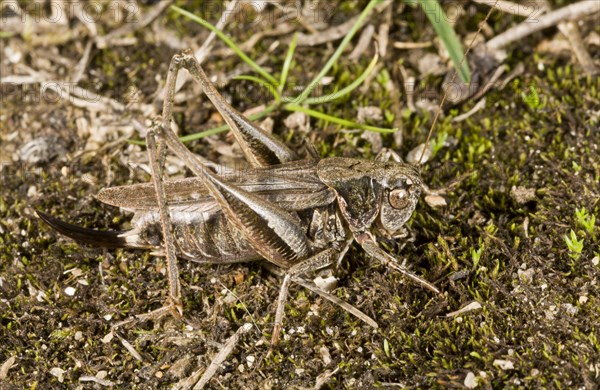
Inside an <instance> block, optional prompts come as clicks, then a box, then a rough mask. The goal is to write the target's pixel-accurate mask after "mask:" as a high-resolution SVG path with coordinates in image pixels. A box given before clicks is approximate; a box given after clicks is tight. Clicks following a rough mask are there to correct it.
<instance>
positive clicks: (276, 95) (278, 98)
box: [233, 75, 281, 104]
mask: <svg viewBox="0 0 600 390" xmlns="http://www.w3.org/2000/svg"><path fill="white" fill-rule="evenodd" d="M233 79H234V80H248V81H252V82H253V83H256V84H259V85H261V86H263V87H264V88H265V89H267V90H268V91H269V92H270V93H271V95H273V97H274V98H275V101H276V102H277V103H278V104H279V102H280V101H281V96H280V95H279V93H278V92H277V86H276V85H273V84H271V83H269V82H268V81H265V80H263V79H261V78H259V77H255V76H248V75H241V76H235V77H234V78H233Z"/></svg>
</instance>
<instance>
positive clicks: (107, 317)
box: [102, 314, 112, 321]
mask: <svg viewBox="0 0 600 390" xmlns="http://www.w3.org/2000/svg"><path fill="white" fill-rule="evenodd" d="M102 318H104V319H105V320H106V321H110V320H112V314H107V315H105V316H104V317H102Z"/></svg>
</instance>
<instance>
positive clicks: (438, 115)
mask: <svg viewBox="0 0 600 390" xmlns="http://www.w3.org/2000/svg"><path fill="white" fill-rule="evenodd" d="M498 1H499V0H496V1H494V5H493V6H492V7H491V8H490V10H489V11H488V13H487V15H486V16H485V19H483V21H482V22H481V23H480V24H479V28H478V29H477V33H475V35H474V36H473V39H472V40H471V42H469V46H468V47H467V50H466V51H465V54H463V56H462V58H461V59H460V63H459V64H458V66H457V67H456V68H455V69H454V74H453V75H452V78H451V79H450V83H449V84H453V83H454V80H456V75H457V74H458V69H460V68H461V67H462V64H463V63H464V62H465V59H466V58H467V54H469V51H471V47H473V43H474V42H475V39H477V37H478V36H479V34H480V33H481V29H482V28H483V26H484V25H485V23H487V21H488V19H489V18H490V15H492V12H493V11H494V9H495V8H496V5H497V4H498ZM448 89H449V88H446V90H445V91H444V95H443V96H442V100H441V101H440V105H439V107H438V109H437V111H436V113H435V116H434V117H433V122H432V123H431V127H430V128H429V134H427V139H426V140H425V146H423V149H422V151H421V157H419V162H418V163H417V165H421V161H423V156H424V155H425V151H426V150H427V148H428V147H429V141H430V140H431V134H433V128H434V127H435V124H436V123H437V121H438V118H439V117H440V113H441V112H442V107H443V106H444V103H445V102H446V97H447V96H448Z"/></svg>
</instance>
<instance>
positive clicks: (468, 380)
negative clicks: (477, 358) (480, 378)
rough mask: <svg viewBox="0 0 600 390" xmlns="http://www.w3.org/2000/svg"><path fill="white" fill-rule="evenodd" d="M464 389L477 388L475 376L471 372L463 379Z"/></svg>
mask: <svg viewBox="0 0 600 390" xmlns="http://www.w3.org/2000/svg"><path fill="white" fill-rule="evenodd" d="M464 383H465V387H466V388H467V389H474V388H476V387H477V378H476V377H475V374H473V373H472V372H471V371H469V372H468V373H467V376H466V377H465V382H464Z"/></svg>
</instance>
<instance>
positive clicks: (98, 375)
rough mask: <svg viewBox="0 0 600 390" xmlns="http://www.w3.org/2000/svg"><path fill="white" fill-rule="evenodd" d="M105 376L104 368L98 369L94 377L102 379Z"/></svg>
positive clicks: (106, 374)
mask: <svg viewBox="0 0 600 390" xmlns="http://www.w3.org/2000/svg"><path fill="white" fill-rule="evenodd" d="M107 376H108V371H106V370H100V371H98V372H97V373H96V378H99V379H104V378H106V377H107Z"/></svg>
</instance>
